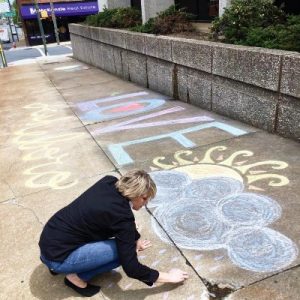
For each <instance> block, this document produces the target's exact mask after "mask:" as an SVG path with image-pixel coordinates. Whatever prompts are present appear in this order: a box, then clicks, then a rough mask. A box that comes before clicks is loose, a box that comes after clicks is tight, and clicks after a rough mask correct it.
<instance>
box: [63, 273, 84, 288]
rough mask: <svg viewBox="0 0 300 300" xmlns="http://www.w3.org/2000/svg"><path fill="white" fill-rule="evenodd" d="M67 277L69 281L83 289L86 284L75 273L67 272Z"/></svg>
mask: <svg viewBox="0 0 300 300" xmlns="http://www.w3.org/2000/svg"><path fill="white" fill-rule="evenodd" d="M66 277H67V279H68V280H69V281H71V282H72V283H73V284H75V285H76V286H78V287H80V288H82V289H84V288H86V286H87V283H86V282H85V281H83V280H82V279H80V278H79V277H78V276H77V274H74V273H73V274H68V275H66Z"/></svg>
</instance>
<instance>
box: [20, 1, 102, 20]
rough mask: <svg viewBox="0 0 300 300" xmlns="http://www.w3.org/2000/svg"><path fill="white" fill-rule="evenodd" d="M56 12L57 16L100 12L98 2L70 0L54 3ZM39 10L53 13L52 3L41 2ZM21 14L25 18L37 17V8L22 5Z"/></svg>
mask: <svg viewBox="0 0 300 300" xmlns="http://www.w3.org/2000/svg"><path fill="white" fill-rule="evenodd" d="M53 6H54V12H55V15H56V16H57V17H63V16H84V15H92V14H97V13H98V2H97V1H90V2H69V3H53ZM39 10H40V12H42V11H47V12H48V14H49V15H51V8H50V4H49V3H48V4H39ZM21 15H22V17H23V19H35V18H36V9H35V7H34V5H22V7H21Z"/></svg>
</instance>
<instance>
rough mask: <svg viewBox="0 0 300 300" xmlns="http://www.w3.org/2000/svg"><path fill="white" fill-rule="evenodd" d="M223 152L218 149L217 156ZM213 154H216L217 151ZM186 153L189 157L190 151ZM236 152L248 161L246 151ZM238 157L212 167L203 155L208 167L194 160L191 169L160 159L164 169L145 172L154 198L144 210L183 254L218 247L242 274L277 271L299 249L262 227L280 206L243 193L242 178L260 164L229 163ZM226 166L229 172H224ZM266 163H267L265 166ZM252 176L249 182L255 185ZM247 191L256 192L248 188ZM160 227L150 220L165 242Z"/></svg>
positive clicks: (281, 164) (185, 163)
mask: <svg viewBox="0 0 300 300" xmlns="http://www.w3.org/2000/svg"><path fill="white" fill-rule="evenodd" d="M224 148H225V147H219V149H221V150H222V151H223V150H224ZM214 149H217V150H218V147H215V148H214ZM225 149H226V148H225ZM209 151H210V153H211V152H212V150H209ZM219 151H220V150H219ZM186 153H187V155H190V154H191V153H192V152H191V151H186ZM240 153H246V154H247V156H251V152H250V151H247V152H246V151H244V152H243V151H240ZM180 154H182V151H181V153H180ZM237 156H238V155H237V154H236V153H235V154H233V155H232V156H231V157H230V158H229V159H227V160H225V161H224V162H225V163H224V165H222V162H221V163H218V165H213V164H212V162H213V161H212V158H211V157H209V156H208V155H206V159H207V161H208V162H209V163H208V164H207V163H206V164H205V161H200V162H198V161H199V160H198V159H196V161H197V163H196V164H193V163H190V162H189V161H187V160H186V159H182V158H181V157H179V155H177V161H178V162H181V164H179V165H180V166H178V163H176V162H173V163H174V168H171V167H170V164H165V165H164V164H163V163H162V162H161V158H159V160H160V161H159V160H156V162H157V164H156V165H158V166H159V167H161V168H163V167H164V166H165V169H167V170H163V171H154V172H152V173H150V175H151V177H152V178H153V180H154V182H155V183H156V186H157V196H156V197H155V198H154V199H153V200H151V201H150V202H149V204H148V207H150V208H151V209H153V215H154V217H155V218H156V219H157V221H158V222H159V223H160V225H161V226H162V228H164V230H165V231H166V232H167V233H168V235H169V237H170V238H171V239H172V240H173V241H174V242H175V244H176V245H177V246H178V247H180V248H182V249H191V250H216V249H221V248H222V249H226V250H227V252H228V257H229V258H230V260H231V261H232V263H233V264H235V265H236V266H238V267H240V268H242V269H245V270H249V271H253V272H275V271H278V270H280V269H283V268H285V267H287V266H288V265H290V264H291V263H292V262H293V261H294V260H295V259H296V257H297V255H298V248H297V246H296V244H295V243H294V242H293V241H292V240H290V239H289V238H288V237H286V236H285V235H283V234H282V233H280V232H278V231H275V230H273V229H271V228H268V227H267V226H268V225H270V224H272V223H274V222H275V221H276V220H278V219H279V218H280V216H281V207H280V205H279V204H278V203H277V202H276V201H275V200H273V199H272V198H270V197H267V196H265V195H261V194H258V193H252V192H244V189H245V186H244V182H243V176H242V175H243V174H245V173H246V172H247V170H249V169H250V168H251V167H253V166H254V167H255V166H258V165H259V166H260V165H262V163H256V164H251V165H244V166H241V164H238V163H237V164H234V159H235V158H236V157H237ZM244 156H245V155H244ZM174 157H175V158H176V154H175V155H174ZM154 161H155V160H154ZM194 161H195V159H194V160H193V162H194ZM229 162H230V164H231V167H232V169H231V170H230V169H229V168H228V165H229ZM271 162H272V161H267V164H268V165H270V164H271ZM273 163H274V167H273V169H276V170H277V169H280V168H284V167H286V166H287V164H286V163H284V162H279V161H274V162H273ZM182 165H183V166H182ZM236 170H239V171H241V170H242V171H243V172H239V173H238V172H237V171H236ZM256 172H257V171H256ZM241 173H242V175H241ZM261 173H262V172H260V171H258V172H257V174H258V178H263V179H265V178H266V176H265V175H263V176H261ZM218 174H219V175H218ZM251 174H255V172H252V173H251ZM251 176H252V175H251ZM251 176H249V177H248V183H249V182H251V181H252V182H254V181H255V180H256V178H255V177H253V176H252V177H251ZM259 176H261V177H259ZM249 178H250V179H249ZM270 178H276V179H279V180H277V181H276V182H275V181H270V183H269V185H270V186H276V185H277V186H280V185H284V184H287V182H288V179H286V178H285V177H283V176H282V177H280V175H277V174H275V175H274V174H270ZM252 189H257V190H260V189H259V188H258V187H253V186H252ZM160 225H158V223H157V222H156V221H155V219H154V218H152V227H153V229H154V232H155V233H156V234H157V235H158V236H159V237H160V238H161V240H163V241H164V242H166V243H170V240H169V238H168V237H167V236H166V234H165V232H164V231H163V230H162V229H161V226H160Z"/></svg>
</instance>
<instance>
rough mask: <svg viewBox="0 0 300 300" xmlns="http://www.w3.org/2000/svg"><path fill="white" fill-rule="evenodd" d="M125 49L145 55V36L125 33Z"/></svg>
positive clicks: (137, 33)
mask: <svg viewBox="0 0 300 300" xmlns="http://www.w3.org/2000/svg"><path fill="white" fill-rule="evenodd" d="M125 34H126V39H125V40H126V49H127V50H131V51H134V52H138V53H141V54H145V36H146V35H145V34H144V33H139V32H131V31H126V33H125Z"/></svg>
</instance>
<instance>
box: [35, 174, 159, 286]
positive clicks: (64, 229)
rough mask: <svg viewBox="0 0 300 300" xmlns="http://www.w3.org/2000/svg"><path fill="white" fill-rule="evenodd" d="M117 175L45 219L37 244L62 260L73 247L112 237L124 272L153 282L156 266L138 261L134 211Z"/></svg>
mask: <svg viewBox="0 0 300 300" xmlns="http://www.w3.org/2000/svg"><path fill="white" fill-rule="evenodd" d="M117 180H118V179H117V178H116V177H113V176H106V177H104V178H103V179H101V180H100V181H98V182H97V183H96V184H95V185H93V186H92V187H91V188H89V189H88V190H87V191H86V192H84V193H83V194H82V195H80V196H79V197H78V198H77V199H76V200H74V201H73V202H72V203H70V204H69V205H68V206H66V207H64V208H63V209H61V210H60V211H58V212H57V213H56V214H55V215H54V216H53V217H51V218H50V220H49V221H48V222H47V223H46V225H45V227H44V229H43V232H42V234H41V237H40V242H39V246H40V249H41V253H42V254H43V256H44V257H45V258H47V259H48V260H52V261H57V262H63V261H64V260H65V259H66V258H67V257H68V255H69V254H70V253H71V252H72V251H74V250H75V249H77V248H79V247H81V246H83V245H85V244H87V243H90V242H94V241H103V240H107V239H109V238H112V237H114V238H115V240H116V244H117V249H118V254H119V259H120V263H121V265H122V267H123V269H124V271H125V273H126V274H127V276H129V277H132V278H135V279H138V280H141V281H143V282H144V283H146V284H148V285H152V283H153V282H155V281H156V280H157V278H158V276H159V273H158V272H157V271H156V270H153V269H150V268H149V267H147V266H144V265H142V264H140V263H139V262H138V259H137V254H136V241H137V240H138V239H139V238H140V235H139V233H138V232H137V230H136V226H135V220H134V215H133V213H132V210H131V208H130V205H129V201H128V199H127V198H125V197H124V196H122V195H121V194H120V193H119V192H118V191H117V189H116V187H115V183H116V181H117Z"/></svg>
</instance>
